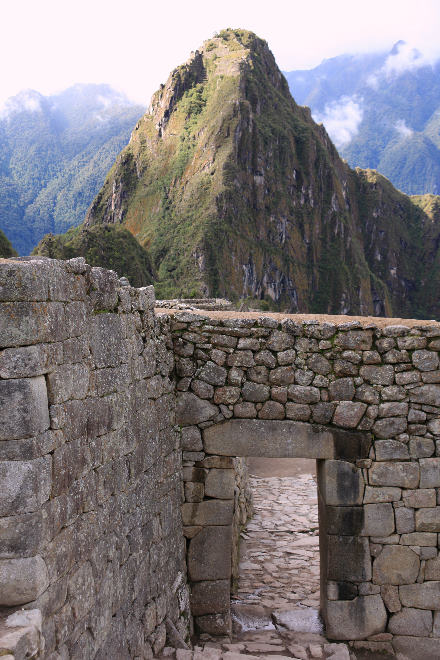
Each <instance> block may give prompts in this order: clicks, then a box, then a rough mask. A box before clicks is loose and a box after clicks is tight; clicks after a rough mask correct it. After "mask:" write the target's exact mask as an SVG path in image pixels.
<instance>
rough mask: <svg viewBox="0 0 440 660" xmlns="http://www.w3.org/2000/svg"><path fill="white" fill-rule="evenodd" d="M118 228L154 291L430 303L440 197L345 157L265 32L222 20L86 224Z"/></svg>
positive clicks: (416, 306) (390, 304)
mask: <svg viewBox="0 0 440 660" xmlns="http://www.w3.org/2000/svg"><path fill="white" fill-rule="evenodd" d="M106 225H109V226H112V227H118V226H122V227H124V228H126V229H128V230H129V231H130V232H131V233H132V234H134V236H136V238H137V239H138V240H139V242H140V243H141V245H143V246H144V247H145V248H146V249H147V250H148V252H149V254H150V256H151V259H152V263H153V267H154V270H155V273H156V275H155V286H156V291H157V294H158V296H159V297H175V296H183V297H191V296H201V295H209V296H222V297H230V298H232V299H233V300H239V299H242V298H252V299H254V300H260V301H261V304H262V305H264V306H265V307H266V308H270V309H283V310H284V309H288V310H290V311H301V312H323V313H350V314H359V313H360V314H371V313H373V314H376V315H388V316H390V315H398V316H406V317H411V316H419V317H425V318H426V316H428V317H432V316H435V315H437V316H438V315H440V309H439V307H440V301H439V296H438V293H437V291H438V284H439V277H440V266H439V256H438V244H439V233H440V232H439V228H440V217H439V200H438V198H436V197H433V196H424V197H420V198H416V199H411V198H409V197H408V196H407V195H404V194H402V193H400V192H399V191H397V190H396V189H395V188H394V187H393V186H392V185H391V184H390V182H389V181H388V180H387V179H385V178H384V177H383V176H381V175H379V174H378V173H377V172H374V171H369V170H367V171H364V170H352V169H350V168H349V166H348V165H347V164H346V163H345V162H344V161H343V160H341V158H340V157H339V155H338V153H337V151H336V149H335V147H334V146H333V144H332V142H331V140H330V139H329V137H328V135H327V132H326V130H325V129H324V127H323V126H322V125H321V126H319V125H317V124H316V123H315V122H314V121H313V120H312V117H311V114H310V110H309V109H308V108H305V107H301V106H298V105H297V104H296V103H295V101H294V100H293V98H292V96H291V94H290V92H289V88H288V84H287V82H286V79H285V78H284V76H283V75H282V74H281V72H280V71H279V69H278V67H277V66H276V63H275V60H274V58H273V55H272V53H271V52H270V50H269V48H268V46H267V44H266V42H264V41H262V40H261V39H259V38H258V37H256V36H255V35H254V34H252V33H251V32H247V31H245V30H224V31H222V32H220V33H219V34H218V35H217V36H216V37H214V38H212V39H210V40H208V41H206V42H205V43H204V44H203V46H202V48H201V49H200V50H198V51H196V52H195V53H193V54H192V56H191V57H190V59H189V60H188V61H187V62H186V63H185V64H183V65H182V66H180V67H178V68H177V69H175V70H174V71H173V72H172V73H171V75H170V77H169V79H168V80H167V82H166V84H165V85H162V86H161V88H160V89H159V90H158V91H157V92H156V94H155V95H154V96H153V98H152V101H151V105H150V108H149V110H148V112H147V113H146V114H145V115H144V116H143V117H142V119H141V120H140V121H139V122H138V124H137V125H136V127H135V130H134V131H133V133H132V136H131V140H130V142H129V144H128V146H127V147H126V148H125V149H124V150H123V151H122V152H121V154H120V155H119V156H118V158H117V160H116V162H115V164H114V166H113V167H112V169H111V170H110V172H109V174H108V176H107V179H106V181H105V183H104V186H103V188H102V189H101V191H100V192H99V194H98V195H97V197H96V199H95V201H94V202H93V204H92V206H91V208H90V210H89V212H88V214H87V218H86V221H85V224H84V227H85V228H89V229H93V228H95V227H102V226H106Z"/></svg>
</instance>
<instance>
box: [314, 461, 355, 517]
mask: <svg viewBox="0 0 440 660" xmlns="http://www.w3.org/2000/svg"><path fill="white" fill-rule="evenodd" d="M318 484H319V490H320V492H321V495H322V497H323V500H324V502H325V503H326V504H328V505H333V506H353V505H359V504H362V499H363V495H364V480H363V478H362V473H361V470H357V469H356V468H355V466H354V465H353V464H352V463H348V462H346V461H333V460H330V461H325V462H324V463H323V464H321V465H320V467H319V477H318Z"/></svg>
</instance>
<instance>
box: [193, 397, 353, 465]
mask: <svg viewBox="0 0 440 660" xmlns="http://www.w3.org/2000/svg"><path fill="white" fill-rule="evenodd" d="M252 405H253V404H252ZM236 407H237V405H236V406H235V408H236ZM203 441H204V447H205V451H206V452H207V453H208V454H216V455H221V456H266V457H272V458H332V457H333V456H334V444H333V436H332V433H331V432H330V431H327V430H323V429H322V428H320V427H313V426H311V425H310V424H303V423H301V422H294V421H290V420H263V419H259V420H246V419H242V420H239V419H231V420H229V421H227V422H223V423H222V424H218V425H216V426H210V427H209V428H207V429H205V430H204V431H203ZM347 465H349V464H347Z"/></svg>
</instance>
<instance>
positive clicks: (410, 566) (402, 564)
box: [373, 545, 420, 585]
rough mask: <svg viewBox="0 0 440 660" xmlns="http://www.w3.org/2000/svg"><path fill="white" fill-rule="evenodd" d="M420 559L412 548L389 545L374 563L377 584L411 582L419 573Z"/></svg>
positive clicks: (374, 576)
mask: <svg viewBox="0 0 440 660" xmlns="http://www.w3.org/2000/svg"><path fill="white" fill-rule="evenodd" d="M419 569H420V559H419V557H418V555H417V554H416V553H415V552H413V551H412V550H411V549H410V548H407V547H404V546H400V545H387V546H385V547H384V549H383V550H382V552H381V553H380V555H379V556H378V557H376V559H375V560H374V563H373V582H374V583H375V584H394V585H401V584H411V583H412V582H415V581H416V579H417V576H418V574H419Z"/></svg>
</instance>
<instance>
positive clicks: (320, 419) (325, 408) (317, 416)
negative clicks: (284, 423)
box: [286, 401, 335, 424]
mask: <svg viewBox="0 0 440 660" xmlns="http://www.w3.org/2000/svg"><path fill="white" fill-rule="evenodd" d="M334 411H335V404H334V403H329V402H326V401H319V402H318V403H315V404H314V406H313V407H312V418H313V421H314V422H316V423H317V424H328V423H329V422H330V420H331V418H332V417H333V413H334ZM286 414H287V406H286ZM287 416H288V415H287Z"/></svg>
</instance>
